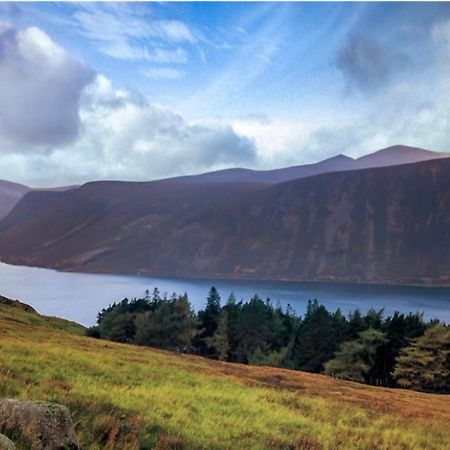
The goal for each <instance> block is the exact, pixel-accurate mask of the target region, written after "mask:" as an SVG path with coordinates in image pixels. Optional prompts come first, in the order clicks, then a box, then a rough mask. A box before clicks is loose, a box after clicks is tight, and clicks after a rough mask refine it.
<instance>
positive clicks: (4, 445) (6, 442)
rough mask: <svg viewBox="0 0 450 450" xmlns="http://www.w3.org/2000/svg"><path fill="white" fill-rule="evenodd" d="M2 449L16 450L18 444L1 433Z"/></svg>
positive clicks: (0, 448)
mask: <svg viewBox="0 0 450 450" xmlns="http://www.w3.org/2000/svg"><path fill="white" fill-rule="evenodd" d="M0 450H16V446H15V445H14V443H13V442H12V441H10V440H9V439H8V438H7V437H6V436H5V435H3V434H0Z"/></svg>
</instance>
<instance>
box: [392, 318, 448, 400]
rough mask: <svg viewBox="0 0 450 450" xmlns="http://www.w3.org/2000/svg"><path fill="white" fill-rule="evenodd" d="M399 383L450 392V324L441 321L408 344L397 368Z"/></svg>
mask: <svg viewBox="0 0 450 450" xmlns="http://www.w3.org/2000/svg"><path fill="white" fill-rule="evenodd" d="M394 378H395V379H396V380H397V383H398V384H399V385H400V386H402V387H405V388H410V389H414V390H418V391H428V392H450V328H447V327H445V326H443V325H441V324H438V325H435V326H433V327H431V328H429V329H428V330H426V331H425V333H424V334H423V336H420V337H418V338H416V339H413V340H412V341H411V343H410V345H409V346H407V347H405V348H404V349H403V350H402V351H401V353H400V356H399V357H398V358H397V363H396V366H395V370H394Z"/></svg>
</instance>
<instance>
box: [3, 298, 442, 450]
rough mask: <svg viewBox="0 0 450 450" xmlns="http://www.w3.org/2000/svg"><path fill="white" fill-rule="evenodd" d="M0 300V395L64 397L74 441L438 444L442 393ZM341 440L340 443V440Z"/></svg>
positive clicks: (112, 445) (124, 444) (119, 444)
mask: <svg viewBox="0 0 450 450" xmlns="http://www.w3.org/2000/svg"><path fill="white" fill-rule="evenodd" d="M81 331H82V329H81V328H80V327H78V326H76V325H74V324H73V323H71V322H66V321H63V320H61V319H54V318H44V317H41V316H39V315H37V314H36V313H34V312H28V311H25V310H23V309H21V308H18V307H12V306H10V305H5V304H0V334H1V339H0V347H1V350H0V397H3V398H5V397H6V398H11V397H12V398H18V399H45V400H50V401H55V402H59V403H63V404H65V405H67V406H68V407H69V408H70V410H71V411H72V413H73V416H74V422H75V424H76V430H77V434H78V438H79V440H80V443H81V444H82V448H83V449H100V448H102V449H104V448H109V449H151V448H157V449H167V448H174V449H269V448H270V449H348V448H352V449H353V448H355V449H389V450H393V449H444V448H448V447H446V445H447V444H448V442H450V429H449V428H448V427H445V426H443V424H446V423H449V421H450V401H449V398H448V397H445V396H439V395H427V394H420V393H416V392H411V391H405V390H390V389H383V388H375V387H369V386H364V385H359V384H356V383H351V382H343V381H338V380H334V379H332V378H329V377H325V376H320V375H313V374H307V373H303V372H293V371H288V370H279V369H272V368H267V367H249V366H243V365H237V364H227V363H219V362H214V361H211V360H206V359H203V358H199V357H194V356H186V355H177V354H173V353H168V352H163V351H157V350H152V349H146V348H142V347H135V346H130V345H123V344H115V343H111V342H105V341H100V340H95V339H92V338H87V337H84V336H83V335H81V334H80V332H81ZM350 442H351V446H349V445H350V444H349V443H350Z"/></svg>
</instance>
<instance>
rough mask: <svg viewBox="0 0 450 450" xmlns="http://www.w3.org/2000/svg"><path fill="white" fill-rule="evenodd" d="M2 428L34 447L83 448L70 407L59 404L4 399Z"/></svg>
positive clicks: (0, 411) (45, 449) (0, 402)
mask: <svg viewBox="0 0 450 450" xmlns="http://www.w3.org/2000/svg"><path fill="white" fill-rule="evenodd" d="M0 431H4V432H6V433H7V434H8V435H9V436H11V437H14V439H15V440H16V442H17V443H19V442H20V443H21V444H22V443H23V445H25V446H26V447H27V448H30V450H63V449H64V450H79V449H80V447H79V445H78V443H77V440H76V436H75V430H74V426H73V422H72V418H71V417H70V412H69V410H68V409H67V408H66V407H65V406H62V405H58V404H56V403H48V402H41V401H19V400H0ZM16 438H17V439H16Z"/></svg>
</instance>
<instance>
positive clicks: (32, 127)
mask: <svg viewBox="0 0 450 450" xmlns="http://www.w3.org/2000/svg"><path fill="white" fill-rule="evenodd" d="M92 78H93V72H92V70H90V69H89V68H87V67H86V66H84V65H83V64H81V63H80V62H78V61H76V60H74V59H73V58H72V57H71V56H70V55H69V54H67V52H66V51H65V50H64V49H63V48H61V47H59V46H58V45H57V44H55V43H54V42H53V41H52V40H51V39H50V38H49V37H48V36H47V35H46V34H45V33H44V32H43V31H42V30H40V29H39V28H36V27H30V28H26V29H24V30H18V29H16V28H13V27H12V26H10V25H8V24H5V23H0V104H1V105H2V107H1V108H0V135H1V138H2V139H1V144H2V146H1V147H2V151H3V152H5V151H16V150H17V149H24V150H26V149H28V148H29V147H30V146H33V147H36V146H48V145H56V144H63V143H66V142H69V141H70V140H73V139H75V138H76V136H77V133H78V129H79V115H78V106H79V105H78V103H79V99H80V96H81V93H82V90H83V88H84V87H85V86H86V85H87V84H88V83H89V82H90V81H91V79H92Z"/></svg>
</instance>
